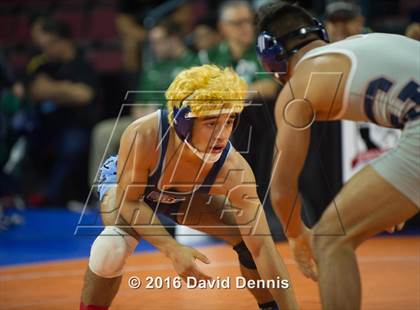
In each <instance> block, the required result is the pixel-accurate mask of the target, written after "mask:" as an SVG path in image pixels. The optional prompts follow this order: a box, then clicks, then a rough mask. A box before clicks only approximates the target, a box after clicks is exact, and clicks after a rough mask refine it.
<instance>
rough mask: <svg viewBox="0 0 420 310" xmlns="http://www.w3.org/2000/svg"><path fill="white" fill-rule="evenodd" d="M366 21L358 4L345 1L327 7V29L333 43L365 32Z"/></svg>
mask: <svg viewBox="0 0 420 310" xmlns="http://www.w3.org/2000/svg"><path fill="white" fill-rule="evenodd" d="M364 23H365V19H364V17H363V15H362V11H361V9H360V7H359V6H358V5H357V4H354V3H348V2H343V1H338V2H333V3H330V4H328V5H327V8H326V10H325V27H326V29H327V32H328V35H329V38H330V41H331V42H336V41H340V40H343V39H345V38H347V37H349V36H352V35H356V34H360V33H363V32H364Z"/></svg>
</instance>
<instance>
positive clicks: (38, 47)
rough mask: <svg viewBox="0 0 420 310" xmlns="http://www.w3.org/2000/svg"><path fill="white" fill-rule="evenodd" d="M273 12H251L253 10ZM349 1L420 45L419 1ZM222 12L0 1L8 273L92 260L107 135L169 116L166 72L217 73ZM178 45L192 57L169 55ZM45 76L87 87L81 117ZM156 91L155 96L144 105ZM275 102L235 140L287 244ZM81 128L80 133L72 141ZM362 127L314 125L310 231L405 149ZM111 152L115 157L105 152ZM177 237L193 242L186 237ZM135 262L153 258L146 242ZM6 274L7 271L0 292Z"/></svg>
mask: <svg viewBox="0 0 420 310" xmlns="http://www.w3.org/2000/svg"><path fill="white" fill-rule="evenodd" d="M265 2H266V1H263V0H255V1H249V3H250V5H251V6H252V7H253V8H257V7H258V6H259V5H261V4H263V3H265ZM333 2H335V1H328V0H306V1H299V3H300V4H301V5H303V6H304V7H305V8H307V9H308V10H309V11H311V12H312V13H314V14H315V15H317V16H318V17H319V18H320V19H321V20H325V18H326V17H327V15H328V14H327V13H328V12H326V8H327V5H329V4H331V3H333ZM345 2H349V3H356V4H357V5H359V6H360V10H361V11H360V14H361V15H363V16H364V25H363V32H370V31H374V32H386V33H397V34H402V35H405V34H407V35H413V36H416V35H417V39H420V34H419V33H418V32H417V34H416V32H415V28H412V30H413V29H414V30H413V31H414V32H413V33H414V34H412V33H407V31H408V29H409V28H407V27H408V26H409V25H413V23H415V22H417V23H418V22H419V21H420V3H419V2H418V1H412V0H380V1H368V0H365V1H363V0H361V1H353V2H351V1H345ZM223 3H224V2H223V1H210V0H207V1H206V0H197V1H187V0H184V1H180V0H172V1H158V0H156V1H152V0H150V1H135V0H131V1H130V0H125V1H117V0H28V1H24V0H0V70H1V72H0V96H1V97H0V100H1V101H0V142H1V144H0V166H1V171H0V266H4V267H7V266H11V265H19V264H29V263H34V262H47V261H55V260H67V259H72V258H86V257H88V255H89V249H90V245H91V243H92V241H93V240H94V238H95V235H94V234H92V233H90V234H82V235H80V234H79V235H75V231H76V227H77V225H78V224H83V223H94V222H95V223H96V221H97V212H98V201H97V197H96V196H95V195H94V194H92V193H93V191H92V188H93V189H94V187H95V172H96V171H97V168H98V166H99V164H100V162H101V159H102V157H103V156H104V152H105V151H106V152H110V153H112V152H115V148H114V149H113V150H112V144H115V143H118V141H117V142H115V141H113V142H112V141H111V140H112V139H113V138H111V133H113V134H114V135H117V134H116V133H115V132H113V131H112V130H111V131H110V130H109V128H113V126H114V125H115V123H116V119H115V118H116V117H117V116H119V117H120V118H119V122H120V124H124V123H123V121H125V122H127V121H128V122H129V121H130V120H132V119H134V117H135V115H136V114H135V112H133V111H132V109H130V107H131V105H132V104H133V103H140V104H142V106H143V107H146V108H144V110H143V111H140V112H139V113H140V114H137V115H142V114H141V113H145V111H151V110H153V109H155V108H156V107H159V106H160V105H162V104H163V103H164V102H163V99H162V97H161V93H159V91H164V90H165V88H164V87H162V85H165V83H166V84H167V83H168V82H167V81H170V78H171V76H170V74H169V72H179V70H181V69H182V67H188V66H191V65H196V64H199V63H200V62H201V63H203V60H202V59H203V58H202V57H203V55H208V56H209V57H210V62H212V60H211V59H212V58H211V57H213V56H212V55H213V54H212V52H211V51H212V49H215V48H216V47H217V46H218V44H220V42H223V41H224V40H225V39H226V38H224V37H223V34H222V33H219V31H218V9H219V7H220V6H221V5H222V4H223ZM51 19H52V20H54V21H57V20H58V21H60V25H62V24H61V22H64V23H65V24H66V25H67V26H66V27H68V29H69V30H70V36H67V32H66V29H64V30H63V28H60V27H61V26H57V24H53V25H50V26H51V29H53V32H54V31H58V32H60V31H61V32H60V33H61V34H63V33H64V35H63V36H62V37H60V36H59V37H58V39H65V40H66V42H67V43H65V44H64V45H65V46H64V50H65V48H66V47H67V48H70V50H71V49H72V48H74V50H75V51H76V52H75V53H76V54H77V55H78V56H77V57H78V58H77V59H71V60H70V62H66V61H64V60H60V61H61V62H60V61H57V62H58V64H57V63H54V64H53V65H51V64H48V60H46V59H45V57H44V56H45V55H44V54H45V53H46V51H47V53H48V49H51V48H52V49H54V47H51V46H52V45H53V44H55V43H54V42H52V39H51V38H45V37H42V35H41V37H38V36H37V35H38V31H39V27H40V26H39V25H40V23H42V22H43V21H45V20H51ZM161 25H163V26H161ZM199 26H201V28H200V29H199ZM54 27H55V28H54ZM156 27H163V29H164V34H163V37H159V38H158V36H159V35H162V34H161V33H153V29H155V30H156ZM417 27H419V25H418V24H417ZM168 29H172V31H169V30H168ZM63 31H64V32H63ZM165 31H166V33H165ZM417 31H418V30H417ZM200 39H201V40H200ZM37 40H40V41H37ZM48 40H49V41H48ZM162 40H163V41H162ZM165 40H166V42H165ZM206 40H207V41H206ZM203 41H204V42H203ZM68 42H70V43H68ZM168 42H169V45H168ZM173 42H175V43H173ZM66 44H67V45H66ZM162 44H163V45H162ZM172 44H175V46H177V47H179V48H180V49H182V51H183V55H184V56H185V53H188V55H189V56H188V57H190V58H188V57H187V59H186V57H183V58H182V59H181V58H179V57H178V55H175V54H174V55H171V54H169V55H168V52H167V51H168V49H171V48H173V47H174V45H172ZM201 44H204V45H201ZM202 46H205V47H209V51H210V52H209V53H208V54H205V53H203V51H204V49H202V48H201V47H202ZM173 49H174V50H176V48H173ZM157 51H158V52H157ZM175 52H176V51H175ZM52 53H54V51H52ZM378 53H380V51H378ZM70 54H71V52H70ZM181 54H182V53H181ZM74 57H76V56H74ZM250 57H251V58H252V57H255V55H254V56H253V55H251V56H250ZM419 57H420V56H419ZM215 59H218V58H217V57H216V56H215ZM224 63H225V62H224V60H223V61H221V62H220V64H224ZM238 63H240V61H238V60H234V61H233V60H232V62H231V63H230V64H231V65H233V66H236V68H238ZM218 64H219V63H218ZM49 65H51V66H49ZM245 69H246V68H245ZM171 70H172V71H171ZM256 71H258V70H256ZM43 74H47V75H48V74H50V76H49V77H50V78H51V79H52V82H60V81H66V80H67V79H70V80H72V81H73V82H75V83H78V85H79V86H80V85H85V86H87V87H88V88H89V90H90V92H88V94H89V96H88V98H87V99H85V101H86V102H85V103H86V104H85V105H83V108H80V106H77V104H75V105H74V106H72V104H73V103H74V102H73V103H72V102H71V100H70V101H69V104H68V105H67V106H66V109H67V110H66V109H64V111H63V110H62V109H61V108H58V106H57V105H56V104H55V103H54V100H55V98H54V97H51V98H47V97H42V96H41V97H39V95H37V93H36V91H34V89H35V86H34V85H35V84H36V83H37V82H39V81H37V78H38V77H39V76H40V75H43ZM171 74H172V73H171ZM44 82H45V81H44ZM250 82H251V81H250ZM40 83H41V82H40ZM46 83H47V82H46ZM44 86H45V85H44ZM45 87H47V86H45ZM83 87H84V86H83ZM156 87H160V88H159V89H156ZM162 88H163V89H162ZM149 90H151V91H153V92H155V97H153V95H152V97H151V98H149V97H148V98H145V97H141V95H138V94H139V93H140V94H142V92H143V91H149ZM278 91H280V87H278V89H277V92H278ZM153 92H152V93H153ZM277 92H276V94H277ZM274 99H275V95H273V96H272V97H271V98H270V97H266V98H257V99H255V106H254V110H250V111H248V112H245V113H244V116H243V119H242V120H241V127H240V130H239V131H238V132H239V133H238V132H237V133H235V136H234V138H233V140H234V144H235V146H236V147H237V149H238V150H240V151H241V152H242V153H243V154H244V156H245V158H246V159H247V160H248V161H249V163H250V165H251V167H252V168H253V170H254V173H255V175H256V180H257V184H258V186H259V187H258V190H259V195H260V198H261V200H263V201H264V202H265V203H264V208H265V209H266V212H267V217H268V220H269V224H270V227H271V230H272V233H273V235H274V236H275V239H276V240H278V241H281V240H284V237H283V234H282V229H281V226H280V224H279V223H278V221H277V219H276V218H275V215H274V213H273V211H272V210H271V206H270V202H269V199H264V197H266V198H267V196H266V193H267V189H268V186H269V178H270V173H271V156H272V149H273V139H274V135H275V124H274V122H273V115H272V114H273V109H274ZM73 101H74V100H73ZM137 112H138V111H137ZM254 112H255V113H254ZM124 117H125V118H124ZM69 119H72V120H69ZM104 121H105V122H104ZM107 121H108V122H107ZM82 123H83V124H82ZM127 124H128V123H127ZM121 126H123V125H121ZM123 127H124V126H123ZM74 128H76V129H77V130H75V131H72V129H74ZM106 128H107V129H106ZM250 128H252V130H250ZM363 128H366V125H364V124H353V123H351V124H350V123H348V122H343V123H341V122H333V123H329V124H326V123H322V124H316V125H315V126H314V130H313V136H312V141H311V150H312V151H311V153H310V154H311V155H310V156H309V157H308V160H307V162H306V163H305V168H304V172H303V175H302V177H301V180H300V186H301V188H300V189H301V194H302V197H303V201H304V210H303V212H304V218H305V220H306V221H307V223H308V224H309V225H313V224H314V223H315V222H316V221H317V220H318V218H319V216H320V215H321V214H322V212H323V210H324V208H325V207H326V206H327V204H328V203H329V202H330V201H331V200H332V199H333V197H334V195H335V194H336V193H337V192H338V191H339V190H340V188H341V186H342V184H343V181H346V180H348V178H349V177H350V176H351V175H352V174H353V173H354V172H355V171H356V170H357V169H360V167H361V166H363V164H365V163H366V162H368V161H369V160H371V159H372V158H374V157H375V156H377V155H378V154H379V153H381V152H382V151H384V150H385V149H388V148H389V147H392V146H393V145H394V144H395V143H396V141H397V140H398V135H399V133H398V132H397V131H393V130H384V129H378V128H376V127H375V128H373V127H371V128H370V133H369V135H370V138H368V139H367V140H369V141H368V142H366V141H367V140H366V130H365V129H363ZM67 129H71V130H69V131H68V130H67ZM101 135H102V136H101ZM115 139H117V138H115ZM109 142H110V144H109V146H110V147H109V148H105V147H104V146H105V145H108V143H109ZM372 143H373V144H372ZM372 145H373V147H372ZM114 146H115V145H114ZM98 158H99V159H98ZM66 160H69V161H66ZM66 163H68V166H67V167H66V165H67V164H66ZM63 171H64V172H63ZM81 215H83V216H81ZM84 221H86V222H84ZM177 231H178V233H179V234H182V232H186V231H185V230H183V229H181V228H178V229H177ZM187 232H188V231H187ZM419 232H420V217H419V216H416V217H415V218H414V219H412V220H410V221H409V222H407V223H406V227H405V229H404V231H402V232H401V233H400V234H409V235H412V234H414V235H415V234H418V233H419ZM178 238H180V240H182V242H185V243H192V244H195V245H197V244H198V245H206V244H213V243H215V242H216V241H215V240H213V239H210V238H205V237H202V236H201V237H200V238H192V237H188V236H178ZM137 251H140V252H142V251H154V248H153V247H152V246H151V245H148V244H147V243H142V244H141V246H139V247H138V249H137ZM1 274H2V269H0V281H3V280H2V279H1ZM1 285H7V283H6V282H4V281H3V283H2V284H0V290H1ZM2 300H3V301H4V300H6V299H5V297H4V296H3V297H2V296H1V293H0V308H1V309H8V308H7V306H5V307H2Z"/></svg>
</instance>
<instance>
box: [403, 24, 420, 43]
mask: <svg viewBox="0 0 420 310" xmlns="http://www.w3.org/2000/svg"><path fill="white" fill-rule="evenodd" d="M405 35H406V36H407V37H409V38H412V39H414V40H417V41H420V23H412V24H410V25H408V27H407V29H406V30H405Z"/></svg>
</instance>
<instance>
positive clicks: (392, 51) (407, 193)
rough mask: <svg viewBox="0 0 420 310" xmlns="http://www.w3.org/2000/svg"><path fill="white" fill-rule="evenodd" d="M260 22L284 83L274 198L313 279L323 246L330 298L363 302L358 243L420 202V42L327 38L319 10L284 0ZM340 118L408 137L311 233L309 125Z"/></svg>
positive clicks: (354, 304)
mask: <svg viewBox="0 0 420 310" xmlns="http://www.w3.org/2000/svg"><path fill="white" fill-rule="evenodd" d="M258 28H259V29H258V31H259V37H258V41H257V53H258V54H259V57H260V60H261V61H262V63H263V64H264V67H265V69H266V71H268V72H270V73H272V74H273V75H274V76H275V78H276V79H277V80H279V81H280V82H281V83H282V84H284V88H283V89H282V91H281V93H280V94H279V96H278V99H277V103H276V111H275V114H276V115H275V116H276V122H277V127H278V134H277V140H276V144H277V150H278V152H277V156H276V157H275V162H274V167H275V168H274V171H273V183H272V188H271V195H272V197H271V199H272V202H273V206H274V207H275V209H276V212H277V214H278V216H279V218H280V219H281V221H282V223H283V225H284V229H285V231H286V234H287V236H288V239H289V244H290V246H291V248H292V252H293V253H294V256H295V259H296V260H297V263H298V264H299V266H300V268H301V270H302V271H303V273H304V274H305V275H306V276H308V277H311V278H313V279H315V278H316V276H317V275H316V273H315V265H314V264H313V261H312V258H313V257H312V253H313V252H312V249H313V250H314V257H315V260H316V262H317V267H318V273H319V275H318V277H319V279H318V281H319V285H320V294H321V300H322V305H323V308H324V309H331V310H336V309H340V310H342V309H359V308H360V306H361V286H360V275H359V271H358V266H357V261H356V256H355V249H356V248H357V246H358V245H360V243H361V242H363V241H364V240H366V239H368V238H369V237H371V236H373V235H375V234H377V233H379V232H381V231H383V230H384V229H387V228H389V227H393V226H395V225H397V224H399V223H401V222H404V221H406V220H407V219H409V218H411V217H412V216H414V215H415V214H416V213H418V212H419V205H420V196H419V195H420V194H419V191H418V189H419V184H420V164H419V158H420V88H419V87H420V85H419V84H420V58H419V51H420V43H419V42H416V41H414V40H411V39H408V38H405V37H403V36H399V35H392V34H381V33H373V34H367V35H357V36H353V37H350V38H348V39H346V40H343V41H340V42H337V43H333V44H327V43H328V38H327V34H326V32H325V29H324V27H323V26H322V25H321V24H320V23H319V22H318V21H317V20H316V19H314V18H313V17H312V16H311V15H310V14H309V13H307V12H306V11H305V10H304V9H302V8H301V7H299V6H297V5H292V4H287V3H285V2H283V1H277V2H276V3H273V4H268V5H266V6H264V7H262V8H261V9H260V10H259V12H258ZM340 119H343V120H344V119H346V120H353V121H369V122H373V123H376V124H378V125H381V126H385V127H394V128H400V129H401V130H402V135H401V139H400V141H399V143H398V145H397V146H396V147H395V149H393V150H391V151H390V152H389V153H387V154H385V155H384V156H382V157H380V158H378V159H376V160H375V161H373V162H372V163H371V164H370V165H368V166H367V167H365V168H364V169H363V170H362V171H360V172H359V173H358V174H356V175H355V176H354V177H353V178H352V179H351V180H350V181H349V182H348V183H347V184H346V185H345V186H344V187H343V188H342V190H341V192H340V193H339V194H338V195H337V196H336V198H335V199H334V201H333V202H331V204H330V205H329V206H328V207H327V209H326V211H325V212H324V214H323V215H322V217H321V219H320V221H319V222H318V223H317V224H316V225H315V227H314V228H313V229H312V234H311V232H310V231H309V230H308V229H307V228H306V227H305V225H304V224H303V222H302V219H301V216H300V210H301V202H300V200H299V196H298V177H299V174H300V171H301V169H302V166H303V164H304V162H305V158H306V155H307V150H308V144H309V137H310V130H311V129H310V127H311V126H310V125H311V124H312V122H313V121H315V120H316V121H328V120H340ZM317 177H320V176H314V182H316V178H317ZM311 238H313V239H311Z"/></svg>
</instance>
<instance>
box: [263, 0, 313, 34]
mask: <svg viewBox="0 0 420 310" xmlns="http://www.w3.org/2000/svg"><path fill="white" fill-rule="evenodd" d="M313 24H314V22H313V17H312V15H311V14H310V13H309V12H308V11H306V10H305V9H304V8H302V7H300V6H299V5H297V4H296V3H289V2H286V1H275V2H271V3H267V4H265V5H262V6H261V7H260V8H259V9H258V11H257V14H256V26H257V31H258V33H261V32H262V31H267V32H269V33H271V34H273V35H274V36H276V37H280V36H282V35H284V34H286V33H289V32H291V31H294V30H297V29H299V28H301V27H305V26H311V25H313Z"/></svg>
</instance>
